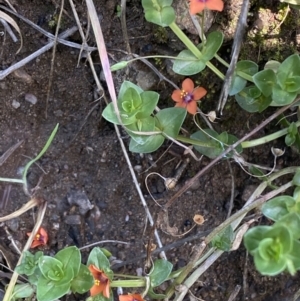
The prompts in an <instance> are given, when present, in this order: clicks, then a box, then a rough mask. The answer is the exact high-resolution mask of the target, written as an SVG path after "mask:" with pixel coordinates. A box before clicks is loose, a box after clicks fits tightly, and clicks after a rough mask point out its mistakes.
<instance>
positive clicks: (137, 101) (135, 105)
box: [120, 88, 142, 114]
mask: <svg viewBox="0 0 300 301" xmlns="http://www.w3.org/2000/svg"><path fill="white" fill-rule="evenodd" d="M120 103H121V106H122V108H123V110H124V111H125V112H126V113H128V114H130V113H133V112H136V111H137V110H138V109H139V108H140V106H141V104H142V99H141V96H140V94H139V93H138V92H137V91H136V90H135V89H134V88H128V89H127V90H126V91H125V92H124V95H123V97H122V100H121V102H120Z"/></svg>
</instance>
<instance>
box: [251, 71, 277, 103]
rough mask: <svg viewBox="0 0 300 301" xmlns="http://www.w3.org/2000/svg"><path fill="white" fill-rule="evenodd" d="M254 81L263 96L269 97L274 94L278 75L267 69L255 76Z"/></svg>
mask: <svg viewBox="0 0 300 301" xmlns="http://www.w3.org/2000/svg"><path fill="white" fill-rule="evenodd" d="M253 81H254V83H255V85H256V86H257V87H258V88H259V90H260V91H261V92H262V93H263V95H265V96H266V97H268V96H270V95H271V94H272V89H273V86H274V84H275V83H276V75H275V73H274V71H273V70H271V69H265V70H263V71H260V72H258V73H256V74H255V75H254V76H253Z"/></svg>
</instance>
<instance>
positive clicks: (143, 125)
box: [126, 116, 155, 145]
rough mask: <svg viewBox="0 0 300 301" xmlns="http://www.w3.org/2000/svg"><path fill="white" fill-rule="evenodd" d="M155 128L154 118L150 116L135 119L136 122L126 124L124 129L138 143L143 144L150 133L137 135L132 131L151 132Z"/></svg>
mask: <svg viewBox="0 0 300 301" xmlns="http://www.w3.org/2000/svg"><path fill="white" fill-rule="evenodd" d="M154 130H155V119H154V117H152V116H149V117H147V118H144V119H141V120H137V122H135V123H132V124H130V125H127V127H126V131H127V133H128V134H129V135H130V137H131V138H132V139H133V140H134V141H135V142H136V143H138V144H141V145H143V144H145V143H146V142H147V141H148V140H149V139H150V137H151V136H153V134H152V135H148V136H147V135H138V134H134V133H133V131H134V132H153V131H154Z"/></svg>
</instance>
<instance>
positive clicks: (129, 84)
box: [118, 80, 144, 102]
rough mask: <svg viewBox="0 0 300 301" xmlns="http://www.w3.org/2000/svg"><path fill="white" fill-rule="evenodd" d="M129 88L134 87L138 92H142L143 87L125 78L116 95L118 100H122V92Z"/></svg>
mask: <svg viewBox="0 0 300 301" xmlns="http://www.w3.org/2000/svg"><path fill="white" fill-rule="evenodd" d="M129 88H133V89H135V90H136V91H137V92H138V94H141V93H142V92H144V91H143V89H142V88H140V87H139V86H137V85H135V84H133V83H132V82H130V81H127V80H125V81H124V82H123V84H122V85H121V87H120V91H119V95H118V102H122V99H123V97H124V94H125V92H126V91H127V90H128V89H129Z"/></svg>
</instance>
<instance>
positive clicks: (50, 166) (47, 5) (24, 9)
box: [0, 0, 300, 301]
mask: <svg viewBox="0 0 300 301" xmlns="http://www.w3.org/2000/svg"><path fill="white" fill-rule="evenodd" d="M0 2H1V1H0ZM58 2H59V1H54V0H53V1H39V0H31V1H28V0H20V1H12V4H13V5H14V6H15V8H16V9H17V11H18V13H19V14H21V15H23V16H25V17H26V18H28V19H29V20H31V21H32V22H34V23H35V24H37V25H39V26H40V27H42V28H44V29H45V30H46V31H48V32H51V33H54V31H55V20H56V19H57V15H58V12H59V6H56V4H58ZM75 2H76V5H77V10H78V13H79V15H80V18H81V20H82V22H86V8H85V5H84V3H81V1H75ZM94 2H95V6H96V8H97V12H98V14H99V18H100V20H101V24H102V26H103V28H102V30H103V32H104V36H105V40H106V43H107V45H106V46H107V48H108V51H109V53H110V54H111V55H112V57H113V58H115V59H116V60H117V59H120V58H121V57H122V56H124V54H122V53H120V52H117V51H114V50H113V49H121V50H125V49H126V48H125V44H124V42H123V36H122V30H121V25H120V20H119V17H118V16H117V5H118V4H119V3H118V1H116V0H109V1H106V0H95V1H94ZM229 2H230V1H229ZM229 2H228V3H227V5H226V10H225V14H224V16H225V17H224V16H223V17H221V16H220V15H217V16H216V17H215V20H214V24H213V26H214V27H217V28H221V30H224V31H225V32H226V34H228V36H227V42H226V44H225V46H224V49H223V50H222V51H224V53H226V52H227V48H228V49H230V46H231V42H232V41H231V40H230V34H232V32H231V33H230V30H231V31H232V29H229V28H230V26H229V24H230V22H233V20H234V18H235V17H237V14H238V13H237V10H236V6H235V5H233V4H232V5H231V4H230V3H229ZM270 2H271V3H270ZM268 3H269V4H268V6H270V5H271V10H268V11H267V13H268V14H267V17H266V16H265V15H263V16H261V15H259V14H262V12H261V11H259V8H261V7H262V8H264V7H265V6H267V4H265V3H261V1H253V4H252V6H251V9H252V15H251V16H250V17H249V28H248V31H249V32H250V31H251V33H252V34H253V32H252V31H253V30H254V31H255V30H259V31H260V32H261V31H262V30H263V29H262V28H259V29H255V26H256V25H255V21H256V20H260V21H257V22H259V25H261V24H262V26H263V27H264V26H265V25H266V24H269V23H268V22H270V21H269V20H270V18H271V19H272V18H273V19H272V20H275V21H276V22H277V23H276V24H279V23H280V20H279V21H278V20H277V19H276V16H277V15H278V12H279V11H280V9H281V8H280V7H281V6H280V3H279V1H268ZM127 5H128V7H127V27H128V33H129V40H130V43H131V48H132V51H133V52H135V53H138V54H145V53H146V54H150V53H151V54H152V53H156V52H157V51H159V50H164V51H166V52H169V53H172V52H173V51H174V45H173V44H174V42H173V41H170V40H171V38H170V37H168V36H167V37H166V38H164V39H165V40H163V41H160V42H159V43H158V37H157V34H158V33H157V31H158V30H157V27H156V26H152V25H150V24H149V23H147V22H146V21H145V20H144V17H143V13H142V8H141V4H140V1H127ZM65 11H66V13H65V14H64V15H63V22H62V29H61V31H63V30H65V29H67V28H68V27H71V26H73V25H75V22H74V20H73V18H72V11H71V9H70V7H69V4H68V3H66V4H65ZM264 17H266V18H267V19H266V20H265V19H264ZM226 18H227V19H226ZM292 18H293V15H292ZM14 19H15V20H16V22H17V23H18V24H19V26H20V28H21V31H22V35H23V38H24V45H23V48H22V50H21V51H20V53H18V54H16V51H17V49H18V47H19V44H18V43H13V42H12V40H11V38H10V37H9V36H8V35H7V33H5V35H3V36H0V69H1V70H5V69H6V68H8V67H9V66H11V65H12V64H14V63H15V62H17V61H20V60H21V59H22V58H25V57H27V56H28V55H29V54H31V53H32V52H34V51H36V50H37V49H39V48H41V47H43V46H44V45H45V43H47V42H48V41H47V38H46V37H45V36H44V35H42V34H41V33H39V32H38V31H36V30H35V29H33V28H32V27H31V26H29V25H28V24H26V23H25V22H23V21H21V20H19V19H18V18H16V17H14ZM53 23H54V26H53ZM289 24H291V23H289ZM289 24H288V25H286V26H292V25H294V23H293V22H292V25H289ZM280 29H281V30H280V31H279V33H278V36H277V37H276V38H275V39H277V40H278V41H281V43H287V45H288V47H285V48H283V46H282V44H277V45H273V46H272V45H269V47H267V46H266V44H264V43H263V42H264V40H263V39H264V36H262V38H261V40H260V41H259V42H257V41H256V40H255V39H254V38H253V39H250V38H249V40H247V43H246V46H245V50H244V52H243V53H242V55H243V56H244V58H245V57H247V56H248V58H249V59H254V60H256V61H257V62H258V63H259V64H262V63H263V62H265V60H266V59H267V58H270V56H273V57H274V56H275V55H276V53H279V52H280V54H281V55H283V56H284V55H289V54H291V53H292V49H294V50H295V49H297V47H298V45H297V44H296V41H295V28H294V27H288V28H286V27H285V25H282V27H280ZM2 30H3V28H1V25H0V31H2ZM284 30H285V31H284ZM286 32H289V35H287V34H286ZM155 34H156V35H155ZM167 34H168V32H167ZM158 35H159V34H158ZM249 35H250V33H249ZM254 36H255V33H254ZM191 37H192V38H193V36H191ZM255 37H256V36H255ZM194 38H195V39H196V37H194ZM231 38H232V36H231ZM265 39H266V43H267V41H269V40H268V39H267V38H265ZM69 40H71V41H73V42H77V43H79V44H80V43H81V40H80V36H79V34H78V32H77V33H75V34H74V35H73V36H72V37H70V38H69ZM175 44H176V43H175ZM89 45H90V46H94V40H93V37H92V36H91V37H90V40H89ZM247 45H248V46H247ZM253 45H254V46H253ZM279 45H280V46H279ZM176 46H177V47H178V48H180V47H181V46H180V44H178V45H176ZM271 46H272V47H271ZM247 47H250V49H251V51H250V50H249V49H247ZM279 47H281V49H283V50H282V51H279V50H281V49H279ZM253 49H255V50H256V53H253V52H254V51H253ZM298 50H299V49H298ZM267 51H268V53H267ZM250 53H251V55H252V56H255V58H253V57H250ZM282 53H283V54H282ZM79 55H80V50H79V49H74V48H70V47H67V46H64V45H61V44H58V46H57V49H56V53H55V60H54V69H53V70H54V71H53V76H52V78H51V82H52V87H51V93H50V98H49V101H48V102H47V92H48V87H49V79H50V67H51V61H52V58H53V56H52V51H51V50H50V51H48V52H45V53H44V54H42V55H40V56H39V57H38V58H36V59H34V60H32V61H31V62H29V63H28V64H26V66H24V67H23V68H21V69H20V70H18V71H16V72H14V73H12V74H10V75H9V76H7V77H5V78H4V79H3V80H1V81H0V101H1V106H0V135H1V137H0V155H2V154H4V153H5V152H6V151H7V150H8V149H9V148H10V147H11V146H13V145H14V144H16V143H17V142H19V141H23V143H22V144H21V145H20V147H19V148H18V149H17V150H16V151H15V152H14V153H13V154H12V155H11V156H9V157H8V158H7V160H5V162H3V164H2V162H1V165H0V170H1V174H0V175H1V177H6V178H19V177H20V174H21V172H22V168H23V167H24V165H25V164H26V163H27V162H28V160H29V157H30V158H33V157H35V156H36V155H37V154H38V152H39V151H40V150H41V148H42V147H43V145H44V144H45V142H46V141H47V139H48V137H49V135H50V133H51V131H52V130H53V128H54V127H55V125H56V124H57V123H59V131H58V133H57V135H56V137H55V139H54V141H53V143H52V145H51V147H50V148H49V150H48V151H47V153H46V154H45V155H44V156H43V157H42V159H40V160H39V161H38V165H34V166H33V167H32V168H31V169H30V172H29V174H28V181H29V183H30V185H31V188H33V187H35V186H36V185H38V190H37V191H36V195H38V196H39V197H42V198H44V199H45V200H47V201H48V206H47V211H46V217H45V219H44V221H43V227H44V228H46V229H47V230H48V232H49V235H50V243H49V246H48V247H47V248H46V249H45V250H44V251H45V252H47V253H48V254H55V253H56V252H57V251H58V250H60V249H62V248H63V247H65V246H68V245H76V246H78V247H83V246H85V245H88V244H90V243H93V242H97V241H103V240H118V241H124V242H130V245H123V244H121V243H104V244H101V246H103V247H105V248H107V249H109V250H110V251H111V253H112V254H113V256H115V257H116V258H117V259H119V260H121V261H125V262H127V261H129V263H126V264H123V266H121V267H119V268H118V269H117V270H118V271H122V272H126V273H130V274H136V269H137V268H138V267H143V265H144V258H142V257H143V255H145V252H146V250H145V244H146V243H147V241H148V238H149V237H148V235H149V233H150V232H151V229H150V228H149V227H148V228H146V231H145V233H144V229H145V222H146V215H145V211H144V208H143V206H142V204H141V202H140V199H139V197H138V194H137V192H136V189H135V186H134V185H133V182H132V178H131V175H130V172H129V169H128V167H127V164H126V161H125V159H124V156H123V153H122V150H121V147H120V144H119V142H118V140H117V136H116V134H115V131H114V129H113V127H112V126H111V125H110V124H108V123H107V122H106V121H105V120H103V119H102V118H101V113H102V111H103V108H104V107H105V103H104V101H103V99H100V100H99V95H98V94H97V93H96V88H95V87H96V86H95V83H94V79H93V76H92V73H91V69H90V67H89V65H88V62H87V61H86V59H85V57H84V56H83V57H82V58H80V59H79V60H78V57H79ZM93 56H94V61H95V68H96V71H97V73H98V75H99V76H100V73H101V64H100V62H99V58H98V56H97V54H96V52H95V53H94V54H93ZM112 63H113V61H112ZM163 64H164V63H163ZM160 70H161V71H162V72H163V73H164V74H165V75H166V76H170V75H169V74H168V73H167V71H166V70H167V66H165V65H163V66H162V67H161V69H160ZM127 72H128V74H127V75H126V76H127V77H126V78H127V79H131V80H132V81H134V82H136V79H137V76H138V74H139V75H140V76H142V75H143V73H141V72H144V73H145V72H146V73H147V74H148V73H151V71H150V69H147V68H146V67H144V66H142V65H141V64H135V65H132V67H131V68H130V69H128V71H127ZM115 76H116V77H115V81H116V86H117V87H118V86H119V83H120V80H121V79H120V78H118V76H120V73H116V75H115ZM122 76H123V75H122ZM100 78H101V80H102V84H103V86H104V87H106V84H105V81H103V79H102V77H101V76H100ZM122 78H123V77H122ZM154 78H155V77H154ZM172 80H174V81H177V83H178V84H179V83H180V82H179V79H178V78H176V77H174V78H172ZM200 80H201V79H200ZM205 80H206V82H202V80H201V84H202V85H203V86H205V84H207V85H208V84H212V83H214V91H213V92H210V94H209V97H208V98H207V99H206V100H204V101H203V111H209V110H211V109H214V108H215V107H216V103H217V99H218V91H219V89H220V87H221V83H220V82H218V80H217V79H216V78H214V77H209V76H208V77H207V78H206V79H205ZM153 87H154V88H152V89H155V90H157V91H158V92H161V93H162V94H161V95H162V99H164V102H165V103H164V104H163V105H162V106H164V105H165V106H167V105H168V106H172V105H173V103H172V100H171V98H170V95H171V93H172V87H170V86H168V84H167V83H159V82H158V78H155V80H154V83H153ZM34 97H36V99H37V101H36V103H34V104H33V103H31V102H30V101H32V99H34ZM28 100H29V101H28ZM33 102H34V101H33ZM270 112H272V110H267V111H265V112H264V113H263V114H261V115H255V116H254V115H252V114H249V113H246V112H244V111H242V110H241V109H240V108H239V107H238V105H237V104H236V103H235V102H234V101H233V100H231V101H230V102H229V104H228V106H227V107H226V108H225V110H224V114H223V116H222V118H221V119H220V120H218V124H217V125H216V128H217V129H220V130H227V131H229V132H231V133H232V134H234V135H236V136H238V137H242V136H243V135H244V134H245V133H247V132H248V131H249V129H251V128H253V127H254V126H255V125H256V124H258V123H259V122H260V121H262V120H264V118H266V116H269V115H270ZM245 120H246V121H247V122H245ZM191 122H192V121H191ZM274 127H275V122H274V124H272V125H270V126H269V127H267V128H266V129H265V130H264V131H263V132H261V133H260V134H267V133H268V132H269V131H271V129H272V130H273V129H274ZM277 128H279V126H277ZM123 140H124V142H125V144H127V143H128V141H129V140H128V137H126V135H124V137H123ZM273 145H276V147H281V146H284V142H283V141H281V140H280V141H276V143H274V144H273ZM168 146H169V145H167V144H165V145H164V146H163V148H162V149H161V150H160V151H159V152H156V153H153V154H151V155H144V156H140V155H139V154H130V159H131V161H132V164H133V166H135V169H136V170H137V171H139V172H143V171H145V170H147V169H148V168H149V167H151V166H152V168H151V169H150V170H149V171H147V172H146V173H142V174H141V175H138V179H139V181H140V183H141V186H142V189H143V193H144V195H145V197H146V199H147V201H148V206H149V208H150V211H151V212H152V213H153V214H155V213H156V212H158V210H159V208H158V206H157V205H156V204H155V203H154V202H153V201H152V200H151V199H150V198H149V193H148V192H147V190H146V188H145V185H144V182H143V181H144V179H145V176H146V175H147V174H148V173H149V172H151V171H155V172H160V173H161V174H162V175H163V176H165V177H167V176H172V175H173V174H174V173H175V168H176V165H177V164H178V163H179V162H180V160H181V158H182V150H180V149H178V148H172V149H171V150H172V151H171V152H168V153H167V154H166V155H164V156H163V158H162V159H160V161H159V163H157V164H155V163H154V162H155V161H156V160H157V159H159V158H160V156H161V155H162V153H163V152H164V151H165V150H166V149H167V147H168ZM271 146H272V145H268V146H265V147H257V148H255V149H251V150H249V151H246V152H245V153H244V155H245V157H247V160H248V161H250V162H253V163H258V164H264V165H270V166H272V160H273V159H272V156H271V153H270V147H271ZM174 153H175V155H174ZM297 156H298V155H297V154H294V153H292V151H291V150H289V149H287V150H286V154H285V156H284V159H281V160H280V161H279V165H280V166H281V167H284V166H290V165H293V161H294V160H295V159H296V158H297ZM171 159H172V160H171ZM208 163H209V159H203V160H202V161H201V162H196V161H191V163H189V165H188V167H187V169H186V170H185V172H184V174H183V176H182V177H181V179H180V181H179V183H178V187H177V188H176V189H179V187H181V186H182V185H184V183H185V181H186V180H188V179H190V178H191V177H193V176H194V175H195V174H196V173H197V172H198V170H200V169H201V168H203V167H204V166H205V165H207V164H208ZM232 169H233V175H234V179H235V180H234V181H235V194H234V197H235V198H234V207H233V212H234V211H236V210H238V209H240V208H241V207H242V206H243V204H244V202H245V201H246V200H247V193H248V194H249V191H251V190H253V187H255V186H256V185H257V184H258V183H259V181H258V180H256V179H254V178H252V177H250V176H249V175H247V174H245V173H244V172H243V171H242V170H241V168H240V167H239V166H238V165H237V164H235V163H232ZM231 183H232V177H231V175H230V172H229V166H228V162H226V161H222V162H221V163H219V164H218V165H217V166H215V168H213V169H212V170H210V172H208V173H206V174H205V175H204V176H203V177H202V178H200V179H199V181H198V183H197V185H196V186H195V187H193V188H192V189H190V190H188V191H187V192H186V193H185V194H184V195H183V196H181V197H180V198H179V199H177V200H176V201H175V203H174V205H173V206H172V207H171V208H170V211H169V218H170V224H171V225H172V226H176V227H177V228H178V234H182V233H184V232H186V231H187V230H189V229H190V228H191V226H192V224H193V222H192V218H193V216H194V214H195V213H199V214H201V215H203V216H204V217H205V223H204V224H203V225H202V226H197V227H195V228H193V229H192V230H191V232H189V233H188V234H187V235H186V236H184V237H175V236H172V235H168V234H166V233H163V232H160V236H161V239H162V243H163V245H164V246H168V245H170V244H171V243H173V242H180V241H181V240H182V239H183V238H186V237H193V236H195V235H196V234H198V236H199V238H197V239H193V240H191V241H189V242H185V243H184V242H182V244H179V246H177V247H174V248H172V249H170V250H167V251H166V255H167V257H168V259H169V260H170V261H171V262H172V263H173V264H174V266H175V268H178V267H182V266H183V265H185V264H186V263H187V262H188V260H189V257H190V254H191V252H192V248H193V244H194V243H197V242H199V241H200V237H201V232H202V231H211V230H212V229H213V228H214V227H216V226H217V225H219V224H220V223H221V222H222V221H224V220H225V219H226V216H227V212H228V207H229V200H230V196H231ZM148 184H149V188H150V191H151V192H152V194H153V195H154V196H155V198H156V199H162V198H164V199H168V198H169V197H170V196H172V195H173V194H174V191H166V189H165V187H164V185H163V182H162V180H161V179H159V178H158V177H155V176H152V177H151V178H150V180H149V181H148ZM175 191H176V190H175ZM27 201H28V197H27V196H26V195H25V194H24V192H23V189H22V186H21V185H18V184H10V183H5V182H0V208H1V215H2V216H4V215H6V214H8V213H11V212H13V211H15V210H16V209H18V208H20V207H21V206H22V205H23V204H24V203H26V202H27ZM78 204H79V205H78ZM91 208H92V209H91ZM34 218H35V212H34V211H29V212H27V213H26V214H24V215H22V216H21V217H19V218H16V219H14V220H10V221H8V222H5V223H2V224H1V227H0V250H1V254H2V256H0V260H1V262H2V263H3V264H6V265H8V264H9V265H10V266H11V267H12V268H13V267H14V264H15V263H16V261H17V258H18V254H17V253H16V251H15V249H14V248H13V246H12V244H11V241H10V239H9V237H10V235H11V236H12V237H13V239H14V241H16V242H17V244H18V245H19V247H20V248H22V246H24V244H25V242H26V239H27V236H26V233H27V232H30V231H31V229H32V227H33V225H34V222H35V219H34ZM264 222H265V221H264ZM87 252H88V250H86V251H83V254H84V256H86V255H87V254H88V253H87ZM4 271H6V270H5V269H4ZM8 281H9V279H8V278H6V277H4V276H3V277H2V276H1V285H2V288H3V287H4V285H5V284H6V283H7V282H8ZM299 284H300V281H299V277H298V276H295V277H291V276H289V275H280V276H277V277H272V278H271V277H263V276H261V275H259V273H258V272H256V271H255V268H254V266H253V262H252V258H250V257H248V256H247V254H246V251H245V249H244V248H243V247H241V248H240V249H239V250H238V251H235V252H230V253H224V254H223V255H222V257H221V258H220V259H219V260H218V261H217V262H216V263H215V264H214V265H213V266H212V267H211V268H210V269H209V270H208V271H207V272H206V273H205V274H204V275H203V276H202V277H201V278H200V279H199V281H198V282H197V284H196V285H194V286H193V288H192V293H193V294H194V295H195V296H196V297H197V298H201V299H203V300H205V301H212V300H217V301H223V300H228V297H229V295H230V294H231V293H232V292H233V291H234V289H235V288H236V287H237V286H238V285H240V286H241V287H242V289H241V290H240V292H239V294H238V295H237V297H236V299H235V300H237V301H238V300H255V301H277V300H278V301H284V300H286V301H287V300H293V296H294V293H295V291H297V290H298V288H299ZM66 300H82V298H81V297H80V296H75V295H72V296H68V298H67V299H66Z"/></svg>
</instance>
